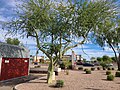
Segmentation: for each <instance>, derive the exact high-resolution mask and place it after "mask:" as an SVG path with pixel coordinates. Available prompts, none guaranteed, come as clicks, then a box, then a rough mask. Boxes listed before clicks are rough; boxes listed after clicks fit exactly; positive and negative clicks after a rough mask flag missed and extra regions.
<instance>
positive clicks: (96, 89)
mask: <svg viewBox="0 0 120 90" xmlns="http://www.w3.org/2000/svg"><path fill="white" fill-rule="evenodd" d="M85 89H92V90H102V89H98V88H85Z"/></svg>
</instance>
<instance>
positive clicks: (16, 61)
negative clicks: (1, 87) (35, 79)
mask: <svg viewBox="0 0 120 90" xmlns="http://www.w3.org/2000/svg"><path fill="white" fill-rule="evenodd" d="M28 70H29V58H2V66H1V75H0V81H1V80H7V79H12V78H16V77H21V76H26V75H28Z"/></svg>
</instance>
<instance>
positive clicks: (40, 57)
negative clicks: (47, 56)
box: [32, 56, 44, 63]
mask: <svg viewBox="0 0 120 90" xmlns="http://www.w3.org/2000/svg"><path fill="white" fill-rule="evenodd" d="M32 58H33V62H38V63H39V62H44V56H33V57H32Z"/></svg>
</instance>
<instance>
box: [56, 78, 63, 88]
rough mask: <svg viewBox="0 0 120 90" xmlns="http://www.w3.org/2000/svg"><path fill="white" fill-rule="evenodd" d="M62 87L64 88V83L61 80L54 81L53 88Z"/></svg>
mask: <svg viewBox="0 0 120 90" xmlns="http://www.w3.org/2000/svg"><path fill="white" fill-rule="evenodd" d="M63 86H64V81H63V80H57V81H56V84H55V87H58V88H60V87H63Z"/></svg>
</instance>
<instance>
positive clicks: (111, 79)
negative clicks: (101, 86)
mask: <svg viewBox="0 0 120 90" xmlns="http://www.w3.org/2000/svg"><path fill="white" fill-rule="evenodd" d="M114 78H115V77H114V75H112V74H109V75H108V76H107V80H109V81H113V80H114Z"/></svg>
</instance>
